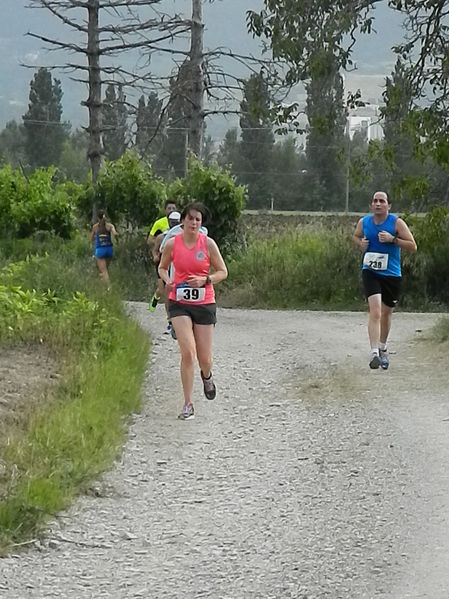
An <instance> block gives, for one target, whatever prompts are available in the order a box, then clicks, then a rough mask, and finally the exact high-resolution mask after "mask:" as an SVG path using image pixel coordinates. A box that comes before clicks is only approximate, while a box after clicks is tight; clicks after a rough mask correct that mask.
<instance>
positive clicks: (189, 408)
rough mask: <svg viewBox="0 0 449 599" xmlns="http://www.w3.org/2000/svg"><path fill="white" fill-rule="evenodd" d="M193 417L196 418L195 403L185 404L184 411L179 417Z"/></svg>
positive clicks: (183, 418)
mask: <svg viewBox="0 0 449 599" xmlns="http://www.w3.org/2000/svg"><path fill="white" fill-rule="evenodd" d="M192 418H195V410H194V409H193V404H191V403H188V404H184V406H183V408H182V412H181V413H180V414H179V416H178V419H179V420H191V419H192Z"/></svg>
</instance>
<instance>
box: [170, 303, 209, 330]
mask: <svg viewBox="0 0 449 599" xmlns="http://www.w3.org/2000/svg"><path fill="white" fill-rule="evenodd" d="M168 315H169V317H170V318H175V316H188V317H189V318H190V319H191V320H192V322H194V323H195V324H215V323H216V322H217V304H201V305H200V306H195V305H194V304H181V302H174V301H173V300H169V302H168Z"/></svg>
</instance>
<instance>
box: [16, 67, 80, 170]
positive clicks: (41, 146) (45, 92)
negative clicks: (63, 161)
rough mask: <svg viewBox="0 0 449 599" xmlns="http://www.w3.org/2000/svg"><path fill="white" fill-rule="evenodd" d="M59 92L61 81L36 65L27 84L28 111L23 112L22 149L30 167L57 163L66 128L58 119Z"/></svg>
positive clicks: (68, 126) (60, 104) (59, 111)
mask: <svg viewBox="0 0 449 599" xmlns="http://www.w3.org/2000/svg"><path fill="white" fill-rule="evenodd" d="M62 95H63V94H62V89H61V82H60V81H59V80H58V79H55V80H54V81H53V80H52V76H51V73H50V71H49V70H48V69H45V68H43V67H42V68H40V69H39V70H38V71H37V73H36V74H35V75H34V77H33V79H32V81H31V83H30V95H29V104H28V111H27V113H26V114H24V115H23V124H24V128H25V138H26V142H25V152H26V157H27V159H28V162H29V164H30V166H32V167H33V168H35V167H39V166H49V165H51V164H55V165H56V164H58V163H59V160H60V157H61V153H62V149H63V146H64V141H65V140H66V139H67V136H68V133H69V129H70V125H68V123H63V122H61V117H62Z"/></svg>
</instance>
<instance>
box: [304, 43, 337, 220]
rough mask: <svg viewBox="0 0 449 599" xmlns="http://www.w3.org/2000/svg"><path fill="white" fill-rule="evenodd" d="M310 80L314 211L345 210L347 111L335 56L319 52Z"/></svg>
mask: <svg viewBox="0 0 449 599" xmlns="http://www.w3.org/2000/svg"><path fill="white" fill-rule="evenodd" d="M316 58H317V60H316V62H315V68H314V70H313V71H312V73H311V75H312V77H311V80H310V82H309V83H308V84H307V85H306V90H307V104H306V113H307V118H308V121H309V130H308V137H307V146H306V155H307V171H308V177H307V178H308V180H309V182H310V184H311V187H310V188H309V189H310V191H311V196H312V197H311V198H310V201H311V206H310V207H311V208H313V209H325V210H326V209H332V208H341V209H343V207H344V186H345V177H344V164H343V161H342V160H341V155H342V152H343V151H344V148H345V139H344V133H345V126H346V109H345V106H344V101H343V80H342V77H341V75H340V73H339V70H338V66H337V63H336V60H335V57H334V56H333V55H332V54H328V53H326V52H321V51H320V52H319V56H317V57H316Z"/></svg>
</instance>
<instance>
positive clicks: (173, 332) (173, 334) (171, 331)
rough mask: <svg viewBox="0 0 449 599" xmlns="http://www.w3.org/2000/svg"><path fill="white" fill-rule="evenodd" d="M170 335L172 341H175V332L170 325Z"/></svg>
mask: <svg viewBox="0 0 449 599" xmlns="http://www.w3.org/2000/svg"><path fill="white" fill-rule="evenodd" d="M170 335H171V336H172V337H173V339H174V340H175V341H176V339H177V337H176V331H175V328H174V326H173V325H172V324H171V323H170Z"/></svg>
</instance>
